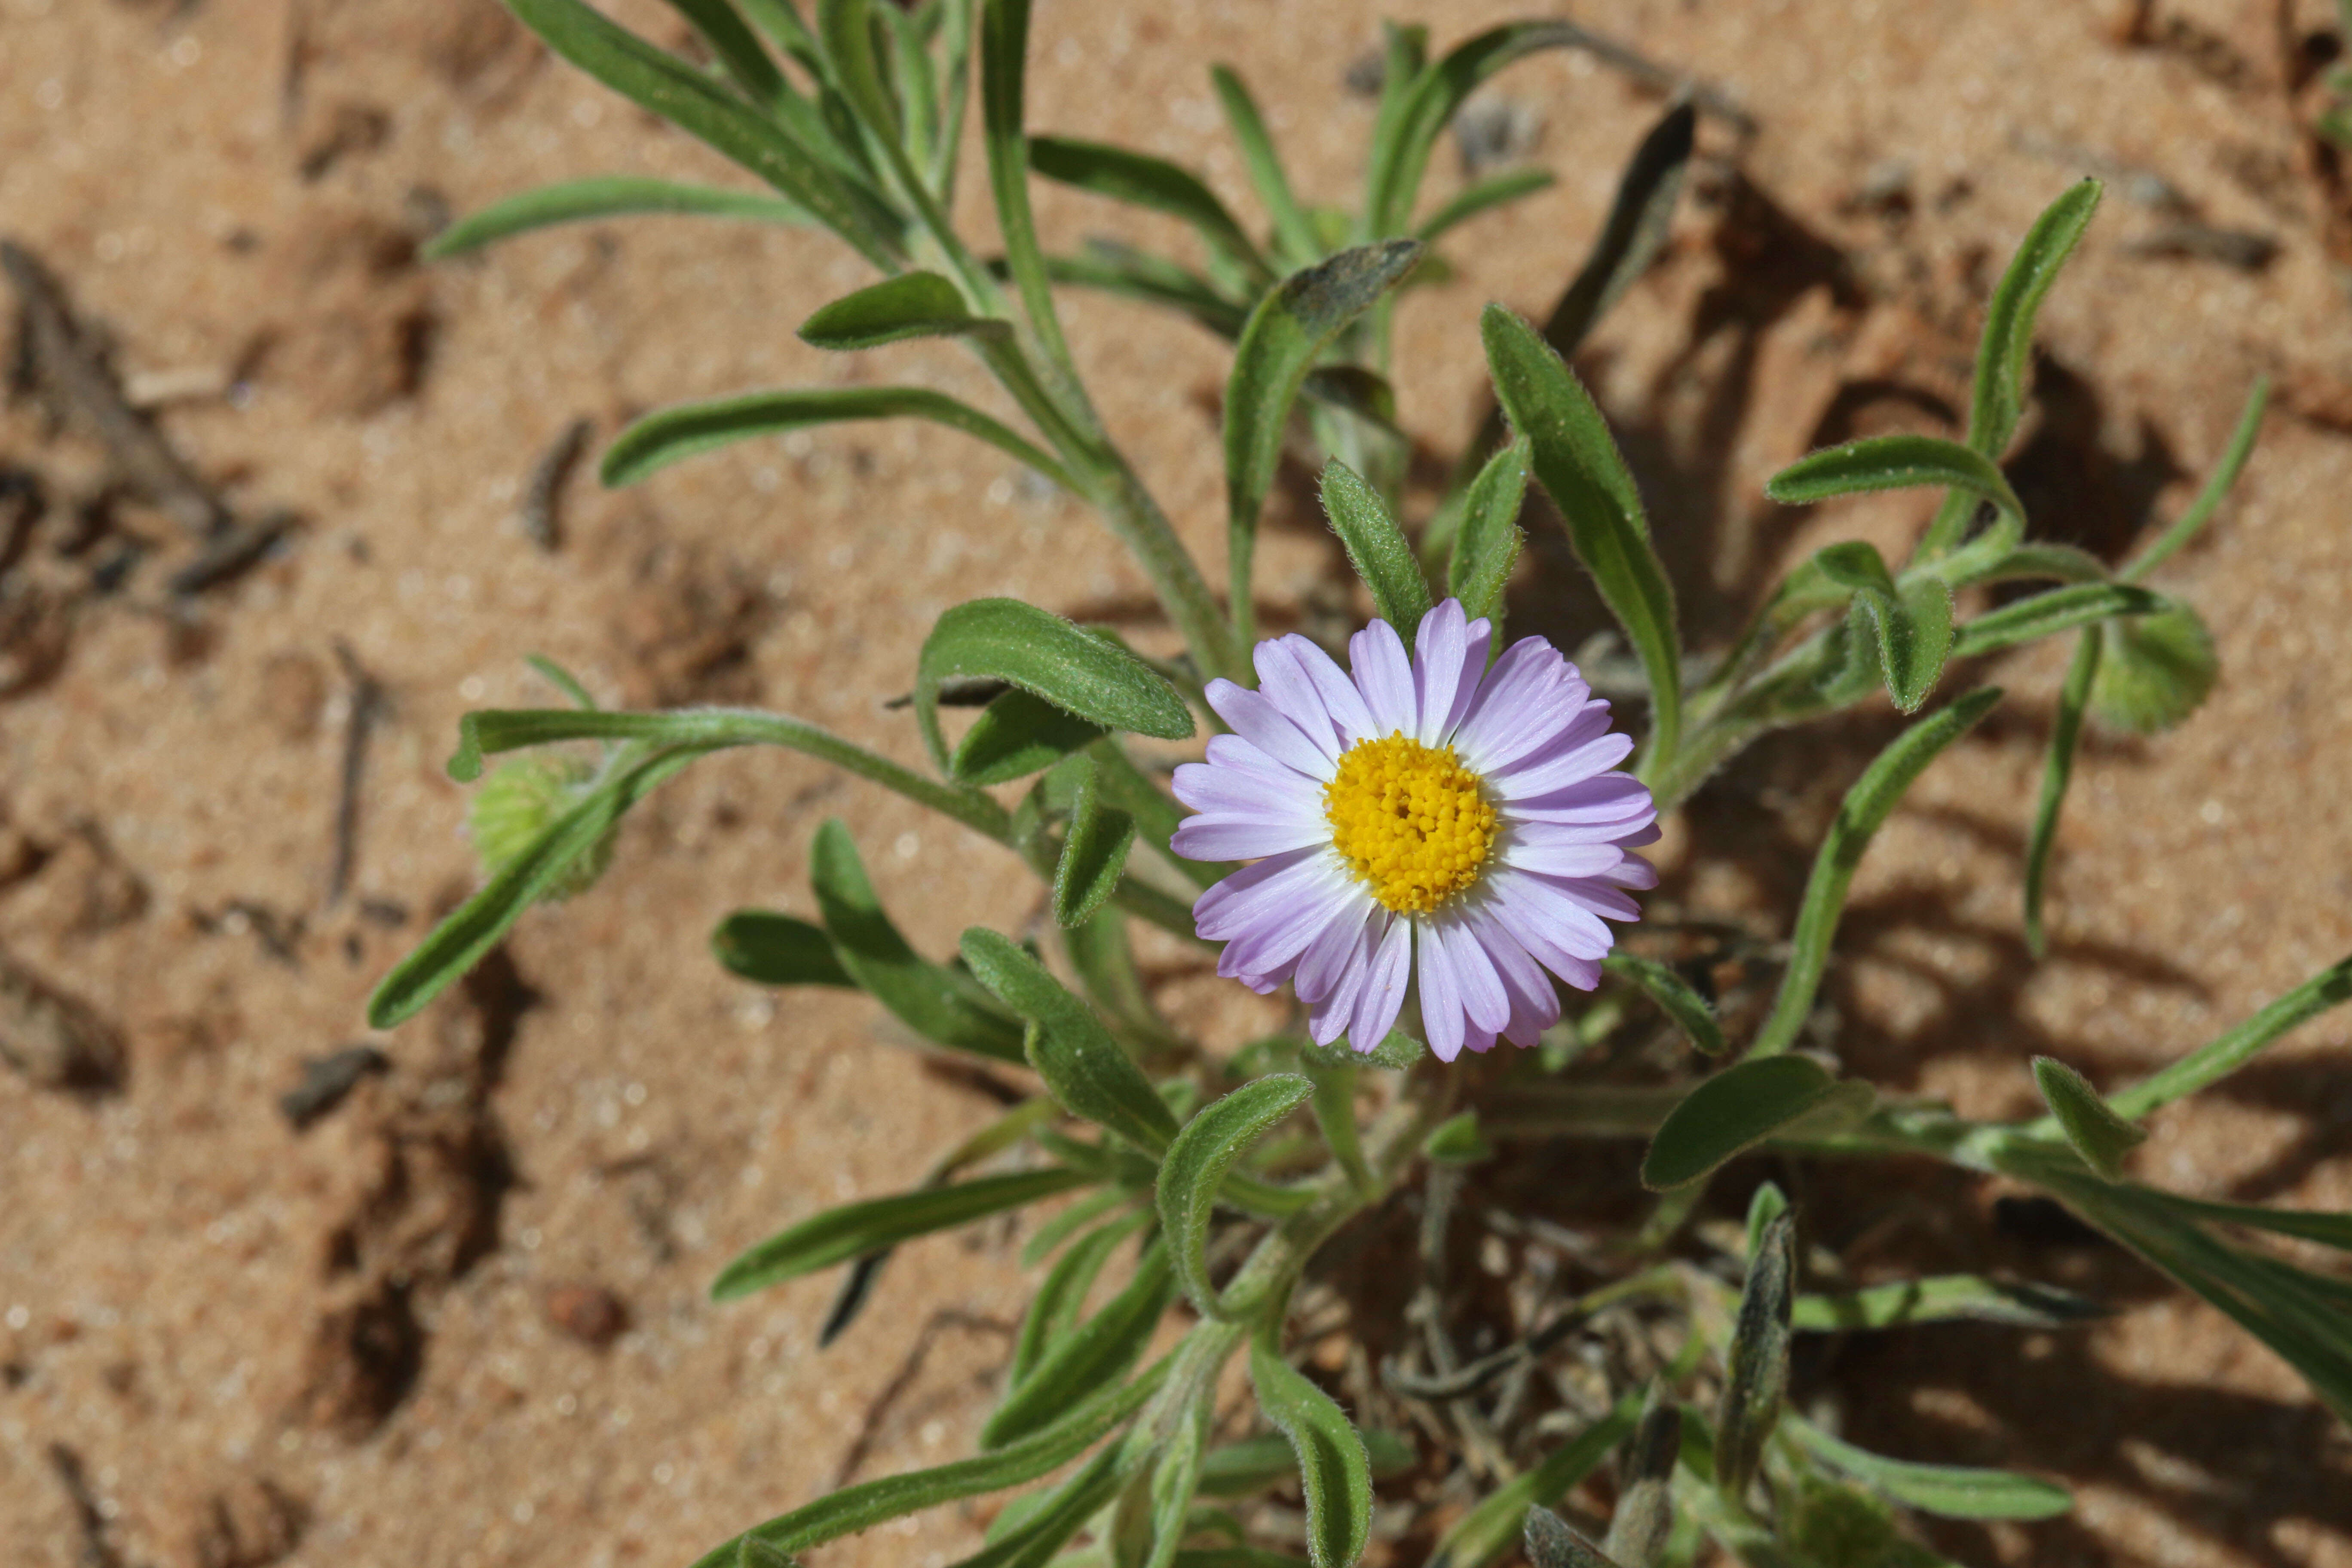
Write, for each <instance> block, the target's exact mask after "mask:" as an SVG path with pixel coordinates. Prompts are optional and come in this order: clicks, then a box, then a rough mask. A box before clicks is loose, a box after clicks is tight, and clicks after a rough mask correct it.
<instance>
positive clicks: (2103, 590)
mask: <svg viewBox="0 0 2352 1568" xmlns="http://www.w3.org/2000/svg"><path fill="white" fill-rule="evenodd" d="M2172 605H2173V602H2172V601H2171V600H2169V599H2167V598H2166V597H2164V596H2163V595H2160V594H2151V593H2149V592H2148V591H2147V589H2145V588H2135V587H2132V586H2130V585H2129V584H2123V583H2080V584H2074V586H2072V587H2066V588H2053V589H2052V590H2050V592H2048V593H2046V594H2036V595H2032V597H2031V598H2025V599H2019V600H2016V601H2014V602H2013V603H2011V604H2007V605H2002V606H2001V607H2000V609H1998V610H1994V611H1992V612H1990V614H1987V615H1982V616H1978V617H1977V618H1976V619H1975V620H1972V621H1969V622H1968V623H1967V624H1966V625H1964V626H1961V627H1960V629H1959V632H1958V635H1957V636H1955V637H1953V638H1952V657H1953V658H1978V657H1979V656H1980V655H1983V654H1988V653H1991V652H1992V651H1994V650H1995V649H1997V648H2004V647H2011V645H2013V644H2016V643H2021V642H2032V641H2034V640H2036V639H2038V638H2041V637H2054V636H2056V635H2057V634H2058V633H2060V632H2066V631H2073V630H2074V628H2075V627H2077V626H2089V625H2090V624H2091V623H2092V622H2094V621H2104V620H2105V619H2107V618H2108V617H2109V616H2150V615H2154V614H2156V613H2157V612H2158V611H2160V610H2168V609H2170V608H2172Z"/></svg>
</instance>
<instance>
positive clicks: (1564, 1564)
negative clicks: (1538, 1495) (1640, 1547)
mask: <svg viewBox="0 0 2352 1568" xmlns="http://www.w3.org/2000/svg"><path fill="white" fill-rule="evenodd" d="M1522 1533H1523V1534H1524V1535H1525V1536H1526V1538H1527V1548H1528V1563H1529V1564H1531V1568H1621V1564H1620V1563H1618V1562H1617V1561H1616V1559H1614V1558H1612V1556H1610V1555H1609V1553H1608V1552H1605V1551H1603V1550H1602V1549H1601V1548H1600V1547H1598V1546H1596V1545H1594V1544H1593V1543H1592V1542H1590V1541H1587V1540H1586V1539H1585V1538H1584V1537H1583V1536H1582V1535H1581V1534H1580V1533H1579V1532H1578V1531H1577V1530H1576V1529H1575V1527H1574V1526H1572V1525H1570V1523H1569V1522H1568V1521H1566V1520H1564V1519H1562V1518H1560V1517H1559V1515H1558V1514H1556V1513H1554V1512H1552V1510H1549V1509H1548V1508H1531V1509H1529V1510H1528V1521H1527V1524H1526V1525H1525V1526H1524V1527H1523V1531H1522Z"/></svg>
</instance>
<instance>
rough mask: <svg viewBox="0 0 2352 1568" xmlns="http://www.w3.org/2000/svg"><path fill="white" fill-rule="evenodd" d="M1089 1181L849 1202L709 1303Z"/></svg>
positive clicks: (777, 1238) (1028, 1175) (733, 1272)
mask: <svg viewBox="0 0 2352 1568" xmlns="http://www.w3.org/2000/svg"><path fill="white" fill-rule="evenodd" d="M1087 1180H1088V1178H1087V1176H1085V1175H1084V1174H1082V1173H1079V1172H1076V1171H1069V1170H1063V1169H1061V1168H1059V1167H1056V1166H1049V1167H1047V1168H1046V1169H1044V1170H1040V1171H1016V1172H1014V1173H1012V1174H1011V1175H1005V1176H982V1177H978V1178H977V1179H975V1180H972V1181H969V1182H957V1183H953V1184H950V1185H948V1186H944V1187H922V1188H918V1189H917V1190H915V1191H914V1192H910V1193H899V1194H896V1195H895V1196H892V1197H887V1198H874V1199H871V1200H869V1201H867V1202H865V1203H858V1204H845V1205H842V1206H841V1207H839V1208H833V1209H826V1210H825V1211H824V1213H822V1214H818V1215H811V1216H810V1217H809V1218H807V1219H804V1220H803V1221H801V1222H800V1223H799V1224H798V1225H795V1226H791V1227H790V1228H789V1229H786V1230H783V1231H781V1232H779V1233H778V1234H776V1235H774V1236H772V1237H769V1238H768V1239H767V1240H765V1241H763V1242H761V1243H760V1244H759V1245H758V1246H757V1247H751V1249H750V1250H748V1251H746V1252H745V1253H743V1254H742V1256H740V1257H739V1258H736V1259H735V1260H734V1261H733V1262H732V1263H730V1264H729V1265H728V1266H727V1267H726V1268H722V1269H720V1270H719V1278H718V1279H715V1280H713V1281H712V1282H711V1286H710V1299H711V1300H714V1301H731V1300H735V1299H736V1298H738V1297H740V1296H748V1295H750V1294H751V1292H752V1291H754V1290H762V1289H767V1287H769V1286H771V1285H780V1284H782V1283H783V1282H784V1281H785V1280H787V1279H799V1278H800V1277H801V1276H802V1275H803V1274H814V1272H816V1271H817V1270H818V1269H820V1268H830V1267H831V1266H832V1265H834V1264H835V1263H843V1262H846V1261H847V1260H849V1259H850V1258H856V1256H858V1255H859V1254H860V1253H865V1252H872V1251H875V1250H876V1249H877V1248H880V1247H893V1246H896V1245H897V1244H898V1243H899V1242H902V1241H906V1240H908V1239H909V1238H911V1237H918V1236H929V1235H930V1234H931V1233H932V1232H933V1231H940V1230H950V1229H952V1228H953V1227H955V1226H960V1225H969V1224H971V1222H972V1221H973V1220H976V1219H985V1218H986V1217H987V1216H989V1215H992V1214H1003V1212H1004V1211H1005V1210H1007V1209H1013V1208H1019V1207H1021V1206H1023V1205H1026V1204H1033V1203H1035V1202H1036V1201H1037V1200H1038V1199H1040V1198H1049V1197H1052V1196H1053V1195H1054V1194H1056V1193H1066V1192H1068V1191H1069V1190H1070V1189H1071V1188H1072V1187H1076V1186H1082V1185H1084V1184H1086V1182H1087Z"/></svg>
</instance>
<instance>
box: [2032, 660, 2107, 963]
mask: <svg viewBox="0 0 2352 1568" xmlns="http://www.w3.org/2000/svg"><path fill="white" fill-rule="evenodd" d="M2100 647H2101V640H2100V634H2099V632H2097V631H2095V630H2094V631H2086V632H2084V634H2083V635H2082V637H2081V638H2080V639H2079V640H2077V641H2076V643H2075V645H2074V662H2073V663H2072V664H2070V665H2068V666H2067V668H2066V680H2065V684H2064V685H2063V686H2061V687H2060V688H2059V689H2058V710H2057V711H2056V712H2055V713H2053V715H2052V716H2051V721H2050V752H2049V755H2048V757H2047V758H2046V759H2045V760H2044V761H2043V763H2042V794H2041V796H2040V798H2039V799H2038V800H2037V801H2036V802H2035V803H2034V807H2033V830H2032V835H2031V837H2028V839H2027V841H2026V847H2025V945H2026V948H2027V950H2028V951H2029V952H2032V954H2033V956H2034V957H2035V958H2040V957H2042V954H2043V952H2045V951H2046V950H2047V948H2048V946H2049V939H2048V936H2047V933H2046V932H2045V931H2044V928H2043V926H2042V900H2043V897H2044V895H2045V894H2046V893H2047V892H2048V890H2049V887H2050V853H2051V850H2052V849H2053V848H2054V847H2056V845H2057V842H2058V813H2059V811H2060V809H2061V808H2062V807H2063V806H2064V805H2065V804H2066V786H2067V784H2068V783H2069V782H2071V781H2072V780H2073V778H2074V748H2075V746H2076V744H2077V743H2078V742H2080V741H2081V739H2082V735H2083V709H2084V705H2085V704H2086V703H2088V702H2089V700H2090V696H2091V691H2092V689H2093V685H2094V683H2095V681H2096V680H2097V679H2098V674H2099V650H2100Z"/></svg>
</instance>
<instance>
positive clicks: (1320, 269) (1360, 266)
mask: <svg viewBox="0 0 2352 1568" xmlns="http://www.w3.org/2000/svg"><path fill="white" fill-rule="evenodd" d="M1420 257H1421V246H1420V243H1419V242H1418V241H1415V240H1410V239H1400V240H1392V241H1390V242H1389V243H1387V244H1385V245H1373V246H1367V247H1363V248H1362V249H1360V250H1343V251H1341V252H1340V253H1339V255H1337V256H1334V257H1332V258H1330V259H1329V260H1328V261H1324V262H1320V263H1318V264H1317V265H1316V266H1313V267H1309V268H1303V269H1302V270H1300V271H1297V272H1294V273H1292V274H1291V275H1290V276H1289V277H1287V278H1286V279H1283V280H1282V282H1281V283H1280V284H1279V285H1278V286H1277V287H1276V288H1274V289H1269V290H1267V292H1266V295H1265V298H1264V299H1262V300H1259V301H1258V303H1257V308H1256V309H1255V310H1252V311H1251V312H1250V317H1249V321H1248V323H1247V324H1246V325H1244V327H1243V328H1242V335H1241V341H1240V342H1238V343H1236V344H1235V345H1234V369H1233V374H1232V377H1231V378H1230V379H1229V380H1228V381H1227V382H1226V384H1225V432H1224V440H1225V516H1226V533H1227V550H1228V553H1229V555H1230V558H1231V565H1232V580H1231V581H1232V595H1233V609H1234V626H1236V628H1237V629H1238V630H1239V632H1240V634H1241V639H1242V640H1243V641H1247V640H1248V637H1249V632H1250V620H1251V608H1250V581H1251V579H1250V566H1251V560H1252V555H1253V552H1254V551H1255V548H1256V544H1257V522H1258V513H1259V512H1260V511H1261V510H1264V508H1265V494H1266V491H1267V489H1270V488H1271V487H1272V486H1273V484H1274V471H1275V468H1276V463H1277V462H1278V461H1279V460H1280V458H1281V456H1282V440H1283V433H1284V431H1285V429H1286V427H1287V426H1288V425H1289V422H1290V409H1291V405H1293V404H1294V403H1296V402H1297V400H1298V389H1299V386H1300V385H1301V384H1303V383H1304V382H1305V381H1306V379H1307V372H1308V371H1309V370H1310V369H1312V368H1314V364H1315V361H1316V358H1317V357H1318V355H1319V354H1321V353H1322V352H1323V350H1324V349H1325V348H1326V347H1327V346H1328V344H1329V343H1330V342H1331V340H1332V339H1333V338H1335V337H1337V336H1338V335H1339V332H1340V331H1341V329H1343V328H1345V327H1346V326H1347V325H1348V324H1349V322H1351V321H1354V320H1355V319H1356V318H1357V317H1359V316H1360V315H1362V314H1363V313H1364V312H1365V311H1366V310H1370V308H1371V307H1372V305H1373V303H1374V302H1375V301H1377V300H1379V299H1380V298H1381V295H1383V294H1385V293H1387V292H1388V291H1389V290H1390V289H1393V288H1395V287H1396V286H1397V284H1398V283H1400V282H1401V281H1402V280H1403V278H1404V275H1405V274H1406V273H1407V272H1408V271H1410V270H1412V264H1413V263H1414V262H1415V261H1417V260H1419V259H1420Z"/></svg>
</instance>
